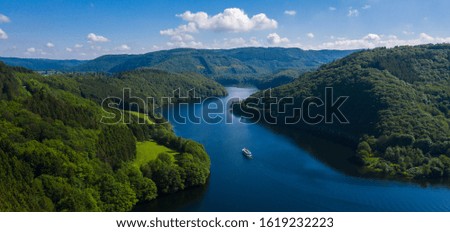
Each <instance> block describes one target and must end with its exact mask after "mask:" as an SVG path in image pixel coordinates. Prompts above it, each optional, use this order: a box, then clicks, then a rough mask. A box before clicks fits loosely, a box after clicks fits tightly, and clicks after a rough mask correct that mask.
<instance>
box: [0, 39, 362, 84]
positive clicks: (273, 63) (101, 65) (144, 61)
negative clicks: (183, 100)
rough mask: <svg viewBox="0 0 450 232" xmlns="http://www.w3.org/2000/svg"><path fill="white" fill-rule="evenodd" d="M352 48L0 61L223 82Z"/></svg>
mask: <svg viewBox="0 0 450 232" xmlns="http://www.w3.org/2000/svg"><path fill="white" fill-rule="evenodd" d="M352 52H354V50H351V51H338V50H320V51H313V50H301V49H298V48H261V47H248V48H236V49H214V50H212V49H189V48H180V49H172V50H164V51H156V52H150V53H146V54H141V55H105V56H101V57H98V58H96V59H93V60H88V61H63V60H61V61H58V60H54V61H52V60H43V59H20V58H1V57H0V61H2V60H3V61H4V62H5V63H6V64H9V65H13V66H22V67H26V68H29V69H32V70H35V71H45V70H55V71H72V72H103V73H121V72H125V71H131V70H136V69H140V68H152V69H159V70H163V71H168V72H173V73H185V72H189V73H198V74H201V75H204V76H206V77H208V78H212V79H214V80H217V81H219V82H221V83H223V84H236V83H242V82H248V81H247V80H248V79H251V80H254V79H255V78H256V79H258V78H263V79H267V78H270V75H271V74H273V73H276V72H280V71H283V70H287V69H291V70H295V71H296V72H305V71H308V70H312V69H315V68H317V67H319V66H320V65H322V64H326V63H329V62H331V61H334V60H336V59H339V58H341V57H344V56H346V55H348V54H350V53H352ZM266 85H267V83H266Z"/></svg>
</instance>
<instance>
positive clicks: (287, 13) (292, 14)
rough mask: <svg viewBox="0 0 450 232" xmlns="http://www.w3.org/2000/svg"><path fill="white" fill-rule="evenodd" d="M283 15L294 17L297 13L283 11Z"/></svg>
mask: <svg viewBox="0 0 450 232" xmlns="http://www.w3.org/2000/svg"><path fill="white" fill-rule="evenodd" d="M284 14H285V15H290V16H294V15H296V14H297V11H295V10H285V11H284Z"/></svg>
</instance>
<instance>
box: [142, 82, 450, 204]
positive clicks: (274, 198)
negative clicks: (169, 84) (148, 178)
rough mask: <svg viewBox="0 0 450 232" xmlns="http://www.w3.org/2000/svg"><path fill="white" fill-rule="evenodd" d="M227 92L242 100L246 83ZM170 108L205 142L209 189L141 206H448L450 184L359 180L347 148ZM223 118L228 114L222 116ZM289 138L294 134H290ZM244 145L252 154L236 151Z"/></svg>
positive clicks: (188, 134)
mask: <svg viewBox="0 0 450 232" xmlns="http://www.w3.org/2000/svg"><path fill="white" fill-rule="evenodd" d="M227 90H228V93H229V96H228V97H226V98H223V100H227V99H229V98H230V97H240V98H246V97H248V96H249V95H250V94H252V93H253V92H255V91H256V89H251V88H234V87H229V88H227ZM189 107H190V108H191V109H194V113H195V114H196V115H201V112H202V107H203V106H202V105H195V106H194V105H190V106H187V105H183V106H182V107H181V108H180V109H179V110H178V109H171V110H170V111H169V113H168V114H166V115H165V116H166V118H168V119H169V121H170V122H171V123H172V124H173V126H174V130H175V132H176V134H177V135H178V136H182V137H185V138H190V139H193V140H196V141H198V142H200V143H202V144H204V146H205V148H206V150H207V152H208V154H209V155H210V157H211V177H210V180H209V183H208V184H207V185H206V186H203V187H199V188H193V189H189V190H186V191H183V192H181V193H177V194H173V195H169V196H163V197H160V198H159V199H157V200H154V201H152V202H150V203H147V204H142V205H140V206H138V207H137V208H136V210H138V211H450V188H448V187H446V186H427V187H423V186H420V185H418V184H415V183H406V182H397V181H392V180H378V179H377V180H374V179H369V178H361V177H357V175H356V171H355V168H354V167H351V164H350V162H348V161H347V159H346V158H348V157H350V156H351V155H352V151H351V150H350V149H349V148H347V147H344V146H340V145H338V144H334V143H332V142H328V141H325V140H321V139H318V138H314V137H311V136H309V135H302V134H299V133H295V134H294V135H295V136H293V134H291V135H290V136H287V135H286V133H278V132H276V131H274V130H271V129H269V128H267V127H266V126H263V125H261V124H249V123H242V122H240V121H239V118H237V117H235V116H233V115H228V116H229V117H231V118H232V119H233V123H232V124H226V123H225V122H222V123H218V124H212V125H211V124H208V123H205V122H203V121H202V122H200V124H197V123H189V122H188V123H186V124H180V123H177V122H175V120H174V118H175V117H174V115H186V114H187V112H188V108H189ZM221 116H222V117H225V116H223V115H221ZM293 137H294V138H293ZM243 147H248V148H249V149H250V150H251V151H252V153H253V154H254V159H252V160H249V159H246V158H245V157H244V156H243V155H242V153H241V149H242V148H243Z"/></svg>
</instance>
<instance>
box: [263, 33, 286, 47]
mask: <svg viewBox="0 0 450 232" xmlns="http://www.w3.org/2000/svg"><path fill="white" fill-rule="evenodd" d="M267 42H268V43H269V44H271V45H278V44H281V43H288V42H289V39H288V38H282V37H280V36H279V35H278V34H277V33H270V34H269V35H268V36H267Z"/></svg>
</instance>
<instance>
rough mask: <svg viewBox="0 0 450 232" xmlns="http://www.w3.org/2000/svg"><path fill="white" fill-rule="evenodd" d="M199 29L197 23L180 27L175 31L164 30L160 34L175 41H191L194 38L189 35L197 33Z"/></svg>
mask: <svg viewBox="0 0 450 232" xmlns="http://www.w3.org/2000/svg"><path fill="white" fill-rule="evenodd" d="M197 31H198V30H197V27H196V25H195V23H192V22H190V23H188V24H186V25H180V26H178V27H177V28H175V29H167V30H162V31H160V32H159V33H160V34H161V35H166V36H170V37H171V39H172V40H174V41H191V40H194V37H193V36H192V35H190V34H189V33H194V32H197Z"/></svg>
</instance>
